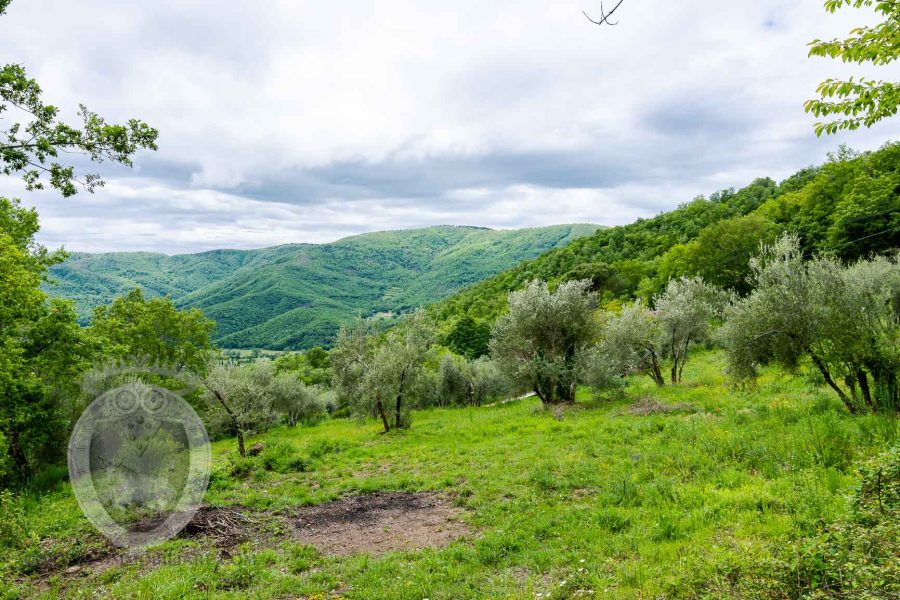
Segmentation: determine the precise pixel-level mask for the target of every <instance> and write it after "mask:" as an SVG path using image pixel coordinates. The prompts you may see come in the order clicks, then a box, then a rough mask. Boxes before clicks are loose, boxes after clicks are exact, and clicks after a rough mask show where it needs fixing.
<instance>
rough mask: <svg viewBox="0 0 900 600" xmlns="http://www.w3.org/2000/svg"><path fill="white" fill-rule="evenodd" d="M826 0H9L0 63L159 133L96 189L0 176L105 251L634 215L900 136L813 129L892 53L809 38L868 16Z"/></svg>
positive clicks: (72, 233)
mask: <svg viewBox="0 0 900 600" xmlns="http://www.w3.org/2000/svg"><path fill="white" fill-rule="evenodd" d="M612 2H613V0H609V1H608V2H607V5H606V7H605V8H606V9H609V6H610V5H611V4H612ZM822 4H823V2H822V0H728V1H727V2H723V1H721V0H693V1H690V2H671V1H668V0H624V2H623V4H622V5H621V7H620V8H619V9H618V11H617V12H616V15H615V17H614V19H613V20H614V21H617V22H618V24H617V25H616V26H614V27H608V26H607V27H602V28H601V27H597V26H595V25H592V24H591V23H589V22H588V21H587V20H586V19H585V18H584V16H583V15H582V12H581V11H582V10H585V11H587V12H588V13H589V14H592V15H594V16H596V15H598V14H599V9H600V2H599V0H577V1H576V0H540V1H537V0H535V1H532V0H515V1H512V0H508V1H500V0H496V1H487V2H486V1H485V0H478V1H475V0H454V1H453V2H446V1H445V2H438V1H436V0H417V1H413V0H385V1H383V2H371V1H356V0H340V1H338V0H335V1H331V2H323V1H321V0H320V1H311V0H309V1H307V0H255V1H254V2H237V1H231V2H222V1H221V0H216V1H211V0H210V1H207V0H202V1H201V0H154V1H153V2H147V1H146V0H79V1H78V2H71V1H68V0H15V1H14V2H13V4H12V5H11V6H10V8H9V10H8V14H7V15H5V16H3V17H0V61H2V62H4V63H8V62H16V63H20V64H23V65H25V66H26V68H27V69H28V71H29V74H30V75H31V76H33V77H35V78H36V79H37V80H38V81H39V82H40V84H41V86H42V88H43V89H44V94H45V100H46V101H47V102H51V103H53V104H55V105H57V106H59V107H60V108H62V109H63V113H64V115H68V116H73V115H74V113H75V111H76V110H77V107H78V105H79V103H83V104H85V105H87V106H88V108H90V109H91V110H93V111H96V112H98V113H100V114H101V115H103V116H104V117H106V118H107V119H108V120H110V121H117V120H125V119H128V118H131V117H138V118H141V119H144V120H145V121H147V122H148V123H150V124H151V125H153V126H154V127H156V128H158V129H159V132H160V138H159V150H158V151H157V152H142V153H140V154H139V155H138V156H137V157H136V159H135V161H134V162H135V164H134V168H132V169H128V168H126V167H123V166H120V165H110V164H106V163H104V164H102V165H90V164H88V165H86V167H87V169H84V168H82V171H81V172H82V173H84V172H85V171H87V172H99V173H101V174H102V175H103V176H104V178H105V179H106V181H107V185H106V187H105V188H103V189H102V190H99V191H97V192H96V193H94V194H89V193H86V192H81V193H79V194H78V195H76V196H74V197H71V198H62V197H61V196H60V195H59V194H58V193H57V192H55V191H45V192H26V191H25V190H24V188H23V186H22V184H21V181H20V180H18V179H15V178H11V177H2V176H0V195H6V196H16V197H20V198H21V199H22V201H23V203H24V204H26V205H29V206H35V207H36V208H37V209H38V212H39V214H40V216H41V223H42V231H41V233H40V235H39V240H40V241H41V242H42V243H43V244H45V245H48V246H50V247H59V246H65V247H66V248H67V249H68V250H72V251H89V252H102V251H125V250H129V251H130V250H145V251H157V252H164V253H168V254H174V253H181V252H196V251H202V250H208V249H213V248H255V247H264V246H272V245H276V244H283V243H295V242H312V243H319V242H328V241H331V240H335V239H338V238H341V237H344V236H347V235H352V234H356V233H361V232H366V231H380V230H385V229H401V228H409V227H422V226H429V225H437V224H456V225H476V226H486V227H494V228H519V227H535V226H542V225H551V224H557V223H575V222H581V223H585V222H590V223H599V224H603V225H619V224H624V223H629V222H632V221H634V220H635V219H637V218H640V217H649V216H653V215H655V214H658V213H659V212H662V211H666V210H670V209H672V208H675V207H676V206H678V205H679V204H681V203H684V202H687V201H689V200H691V199H692V198H694V197H695V196H697V195H700V194H705V195H709V194H710V193H712V192H714V191H716V190H718V189H722V188H727V187H741V186H743V185H746V184H748V183H750V182H751V181H752V180H753V179H754V178H756V177H762V176H769V177H773V178H775V179H782V178H784V177H787V176H788V175H790V174H791V173H793V172H795V171H796V170H798V169H800V168H803V167H805V166H808V165H810V164H814V163H820V162H822V161H824V160H825V159H826V156H827V154H828V153H829V152H832V151H834V150H836V149H837V148H838V146H839V144H842V143H846V144H849V145H850V146H851V147H853V148H855V149H857V150H870V149H875V148H878V147H879V146H881V145H882V144H883V143H885V142H886V141H888V140H892V139H900V118H898V119H895V120H893V121H886V122H883V123H881V124H878V125H876V126H875V127H873V128H872V129H869V130H861V131H856V132H852V133H849V134H843V135H840V136H832V137H827V138H822V139H817V138H816V136H815V135H814V133H813V129H812V126H813V123H814V122H815V118H814V117H812V116H810V115H807V114H806V113H804V111H803V108H802V105H803V102H804V100H806V99H807V98H810V97H812V96H813V95H814V91H815V88H816V85H817V84H818V82H819V81H821V80H822V79H824V78H826V77H829V76H847V75H850V74H865V75H867V76H870V77H872V76H874V77H887V78H891V76H892V73H891V72H890V69H891V68H895V67H887V68H881V69H879V68H874V67H859V66H848V65H842V64H840V63H835V62H833V61H830V60H826V59H820V58H808V57H807V51H808V49H807V47H806V44H807V43H808V42H809V41H810V40H812V39H815V38H830V37H834V36H843V35H846V34H847V33H848V32H849V30H850V29H851V28H852V27H854V26H858V25H862V24H866V23H872V22H874V19H873V17H872V15H871V13H868V12H865V11H860V10H855V9H844V10H841V11H838V13H836V14H833V15H832V14H828V13H826V12H825V11H824V9H823V8H822ZM885 71H887V72H885ZM893 76H894V78H895V76H896V71H894V72H893ZM5 116H6V118H7V119H9V115H8V114H7V115H5Z"/></svg>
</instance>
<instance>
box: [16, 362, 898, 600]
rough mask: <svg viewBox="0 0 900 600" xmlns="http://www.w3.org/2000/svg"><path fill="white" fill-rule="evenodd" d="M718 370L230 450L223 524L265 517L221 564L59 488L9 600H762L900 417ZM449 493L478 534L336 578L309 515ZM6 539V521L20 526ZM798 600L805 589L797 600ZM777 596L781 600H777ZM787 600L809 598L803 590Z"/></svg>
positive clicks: (313, 429)
mask: <svg viewBox="0 0 900 600" xmlns="http://www.w3.org/2000/svg"><path fill="white" fill-rule="evenodd" d="M722 368H723V357H722V355H721V354H719V353H717V352H712V351H709V352H705V353H702V354H698V355H696V356H695V357H694V358H693V359H692V360H691V361H689V362H688V364H687V367H686V369H685V376H684V380H685V383H683V384H678V385H669V386H666V387H664V388H659V389H658V388H656V386H655V385H653V383H652V382H651V381H650V379H649V378H646V377H643V378H639V377H631V378H629V381H628V385H627V388H626V392H625V396H624V397H623V398H620V399H616V400H605V399H595V398H592V397H591V394H590V391H589V390H588V389H586V388H585V389H582V390H579V394H578V401H577V402H576V403H575V405H573V406H570V407H565V408H561V409H559V410H556V411H554V410H544V409H542V408H541V405H540V402H539V401H538V400H537V399H535V398H524V399H518V400H512V401H508V402H505V403H498V404H496V405H493V406H486V407H470V408H458V409H432V410H421V411H416V412H414V413H413V421H412V426H411V427H410V428H409V429H407V430H400V431H392V432H390V433H388V434H382V433H380V424H379V423H377V422H376V421H374V420H373V421H370V422H366V423H364V424H360V423H359V422H358V421H353V420H343V419H333V420H327V421H324V422H321V423H319V424H317V425H312V426H298V427H294V428H288V427H280V428H277V429H274V430H271V431H270V432H268V433H266V434H264V435H262V436H259V437H257V438H253V439H251V440H250V443H255V442H259V441H261V442H263V444H264V449H263V450H262V452H261V453H260V454H259V455H258V456H256V457H248V458H246V459H240V458H239V457H238V455H237V452H236V448H235V443H234V440H232V439H226V440H221V441H218V442H216V443H215V444H214V451H213V455H214V464H213V473H212V477H211V485H210V489H209V491H208V494H207V499H206V500H207V503H208V504H210V505H214V506H239V507H241V509H242V510H244V511H246V512H248V513H249V514H253V515H254V525H253V529H254V532H255V535H254V536H252V539H250V540H248V541H244V542H242V543H238V544H236V545H234V546H233V547H230V548H228V549H227V550H225V551H223V549H222V548H217V547H216V546H215V545H214V544H210V543H209V540H205V539H204V538H202V537H196V536H191V535H185V534H182V536H181V537H179V538H176V539H174V540H170V541H168V542H165V543H163V544H161V545H159V546H156V547H153V548H150V549H149V550H148V551H147V552H146V553H145V554H143V555H140V556H127V555H126V556H119V555H117V552H118V551H116V550H112V549H110V548H109V547H107V545H106V542H105V541H104V540H103V539H102V538H101V537H100V536H99V534H97V533H96V532H94V531H93V529H92V527H91V526H90V525H89V524H88V523H87V521H86V520H85V519H84V518H83V517H82V515H81V512H80V511H79V509H78V506H77V504H76V502H75V500H74V498H73V496H72V495H71V492H70V489H69V486H68V483H67V482H66V481H65V480H64V479H61V478H62V477H64V472H58V473H56V476H57V477H60V480H59V481H56V482H54V481H53V478H52V475H48V476H45V477H44V478H43V479H42V480H41V479H39V480H37V481H35V482H34V483H33V484H32V491H30V492H29V493H28V494H26V495H24V496H23V497H22V498H21V499H20V500H19V501H18V502H17V503H16V504H15V505H12V506H11V505H10V504H9V503H7V505H6V507H5V509H4V510H6V511H7V513H10V512H13V513H15V514H14V515H13V517H15V518H7V519H6V521H5V522H7V523H16V522H18V523H19V524H20V525H21V526H22V527H23V528H24V529H25V530H27V531H28V532H29V538H28V540H27V541H26V542H25V543H24V544H22V545H21V546H20V548H19V549H18V550H16V551H12V552H9V553H8V554H6V555H4V556H3V558H2V567H0V569H2V571H0V573H2V582H3V583H4V585H3V586H2V587H0V589H2V590H3V591H2V592H0V595H5V596H7V597H47V598H53V597H59V596H62V595H65V596H66V597H72V598H89V597H91V598H93V597H108V598H125V597H128V598H211V597H212V598H271V597H276V598H331V597H346V598H398V599H400V598H404V599H406V598H410V599H412V598H417V599H422V598H429V599H432V600H433V599H436V598H447V599H449V598H469V597H490V598H572V597H597V598H663V597H665V598H746V597H763V596H764V595H765V591H764V590H766V589H767V585H770V584H771V582H770V581H768V578H769V577H770V576H771V574H772V572H773V569H774V570H776V571H777V569H778V565H779V564H781V563H783V561H784V560H785V552H784V549H785V548H789V547H791V546H790V545H791V543H792V542H793V541H794V540H797V539H798V538H801V537H803V536H807V535H812V534H815V533H816V532H818V531H820V530H821V529H822V528H823V527H824V526H825V525H826V524H828V523H831V522H834V521H835V520H839V519H841V518H842V517H844V515H846V514H847V512H848V510H849V496H850V493H851V492H852V490H853V489H854V486H855V485H857V484H858V473H857V464H858V462H859V461H860V460H862V459H864V458H866V457H869V456H872V455H874V454H877V453H879V452H882V451H884V450H886V449H887V448H889V447H890V446H891V445H892V444H893V443H896V440H897V438H898V433H900V427H898V422H897V419H896V418H895V417H887V416H879V415H866V416H850V415H849V414H847V413H846V411H845V410H844V409H843V407H842V406H841V405H840V403H839V401H838V400H837V398H836V397H834V395H833V394H831V393H830V392H829V390H827V389H826V388H825V387H822V386H820V385H819V383H818V382H816V381H815V380H814V379H813V378H812V377H810V376H808V375H807V374H805V372H800V373H798V374H795V375H787V374H784V373H782V372H780V371H775V370H768V371H765V372H764V373H763V376H762V377H761V378H760V380H759V382H758V385H756V386H755V387H753V388H748V389H734V388H733V387H730V385H729V383H728V381H727V379H726V378H725V377H724V376H723V375H722ZM384 491H405V492H421V491H433V492H438V493H440V494H442V495H445V496H446V498H447V499H448V501H449V502H452V504H453V505H454V506H455V507H456V508H457V509H458V516H457V517H456V518H457V519H458V520H460V521H462V522H463V523H464V525H465V526H466V527H467V528H468V531H469V533H468V534H466V535H465V536H464V537H462V538H461V539H459V540H457V541H454V542H452V543H450V544H449V545H446V546H444V547H440V548H424V549H420V550H415V549H411V550H403V551H393V552H388V553H385V554H380V555H378V554H367V553H358V554H351V555H348V556H332V555H328V554H327V553H322V552H319V551H318V550H317V549H316V548H315V547H313V546H310V545H306V544H303V543H300V542H299V541H298V540H296V539H294V536H292V534H291V532H290V526H289V523H290V522H291V515H292V514H293V511H297V510H298V507H301V506H306V505H319V504H323V503H326V502H329V501H333V500H336V499H338V498H345V497H348V496H354V495H365V494H370V493H373V492H384ZM7 516H8V517H9V515H7ZM798 584H799V585H802V582H798ZM770 587H771V586H770ZM778 593H779V594H781V595H773V596H765V597H792V596H791V592H790V590H781V591H780V592H778Z"/></svg>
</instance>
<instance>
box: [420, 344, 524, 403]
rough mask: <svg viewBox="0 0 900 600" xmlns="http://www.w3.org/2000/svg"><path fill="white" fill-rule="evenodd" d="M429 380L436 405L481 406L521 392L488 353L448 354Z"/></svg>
mask: <svg viewBox="0 0 900 600" xmlns="http://www.w3.org/2000/svg"><path fill="white" fill-rule="evenodd" d="M426 379H427V380H426V382H425V386H426V389H425V392H426V398H427V399H428V400H429V401H428V404H430V405H432V406H465V405H472V406H481V405H482V404H485V403H487V402H493V401H496V400H500V399H504V398H509V397H511V396H512V395H514V394H516V393H517V392H518V389H517V388H516V387H515V386H514V385H513V384H512V383H511V382H510V381H509V380H508V379H507V378H506V377H505V376H504V374H503V373H502V372H501V370H500V368H499V367H498V366H497V363H496V362H495V361H493V360H491V359H490V358H488V357H486V356H482V357H480V358H477V359H474V360H466V359H465V358H464V357H462V356H459V355H456V354H452V353H447V354H444V355H442V356H441V359H440V362H439V363H438V368H437V369H436V370H435V371H433V372H431V373H427V374H426Z"/></svg>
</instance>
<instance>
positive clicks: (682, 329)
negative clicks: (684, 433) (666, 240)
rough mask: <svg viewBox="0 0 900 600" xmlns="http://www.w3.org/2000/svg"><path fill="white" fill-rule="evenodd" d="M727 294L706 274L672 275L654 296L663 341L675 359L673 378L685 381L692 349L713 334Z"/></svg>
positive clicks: (677, 380) (667, 352)
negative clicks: (710, 282) (689, 353)
mask: <svg viewBox="0 0 900 600" xmlns="http://www.w3.org/2000/svg"><path fill="white" fill-rule="evenodd" d="M725 301H726V296H725V294H724V293H723V292H722V291H721V290H719V289H717V288H716V287H714V286H712V285H709V284H707V283H706V282H705V281H703V278H702V277H681V278H679V279H670V280H669V283H668V285H667V286H666V289H665V291H664V292H663V293H662V294H660V295H659V296H657V297H656V298H655V299H654V307H655V313H656V318H657V320H658V322H659V328H660V334H661V335H662V345H663V348H664V351H665V353H666V354H667V355H668V356H669V357H670V358H671V359H672V371H671V378H670V379H671V381H672V383H678V382H679V381H681V374H682V371H683V370H684V363H685V361H686V360H687V354H688V349H689V348H690V345H691V344H692V343H697V342H702V341H704V340H706V339H708V337H709V332H710V327H711V323H712V320H713V318H715V317H716V316H717V315H719V314H721V312H722V309H723V308H724V306H725Z"/></svg>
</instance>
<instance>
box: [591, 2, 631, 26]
mask: <svg viewBox="0 0 900 600" xmlns="http://www.w3.org/2000/svg"><path fill="white" fill-rule="evenodd" d="M623 2H625V0H619V2H618V3H616V5H615V6H614V7H613V9H612V10H611V11H609V12H608V13H607V12H605V11H604V10H603V3H602V2H601V3H600V18H599V19H597V20H596V21H595V20H594V19H592V18H591V17H590V15H588V14H587V13H586V12H584V11H581V14H583V15H584V17H585V18H586V19H587V20H588V21H590V22H591V23H593V24H594V25H618V24H619V22H618V21H616V22H615V23H613V22H612V21H610V20H609V18H610V17H611V16H613V13H614V12H616V9H618V8H619V7H620V6H622V3H623Z"/></svg>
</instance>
